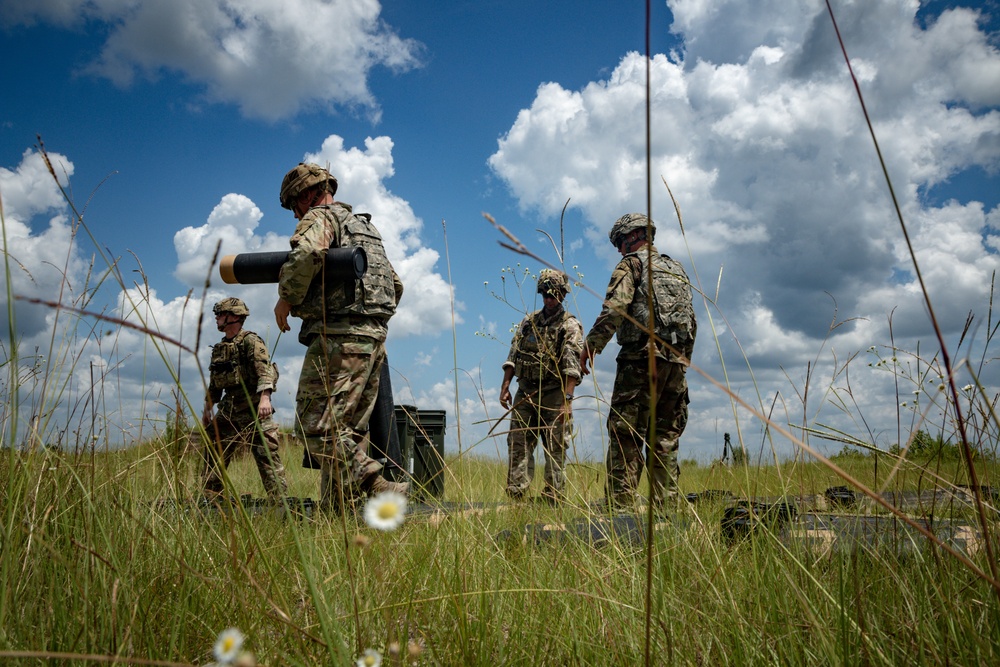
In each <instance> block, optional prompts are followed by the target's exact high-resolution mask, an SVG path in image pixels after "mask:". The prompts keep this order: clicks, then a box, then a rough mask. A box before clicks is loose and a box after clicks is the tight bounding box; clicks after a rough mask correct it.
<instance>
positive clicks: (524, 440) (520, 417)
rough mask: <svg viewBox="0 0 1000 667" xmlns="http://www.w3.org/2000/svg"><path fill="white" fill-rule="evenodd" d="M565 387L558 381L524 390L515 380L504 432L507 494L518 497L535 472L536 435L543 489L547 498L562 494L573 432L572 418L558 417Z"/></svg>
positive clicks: (557, 496) (529, 483)
mask: <svg viewBox="0 0 1000 667" xmlns="http://www.w3.org/2000/svg"><path fill="white" fill-rule="evenodd" d="M565 393H566V392H565V391H564V390H563V388H562V387H561V386H559V385H556V386H555V387H553V388H550V389H545V390H543V391H542V392H541V394H539V393H538V391H537V390H529V391H525V390H524V389H523V388H521V386H520V384H518V389H517V394H516V395H515V396H514V408H513V409H512V410H511V413H510V431H509V432H508V433H507V457H508V458H507V495H508V496H510V497H511V498H520V497H521V496H523V495H524V493H525V492H526V491H527V490H528V487H529V486H531V480H532V478H533V477H534V474H535V445H536V444H537V443H538V440H539V438H541V441H542V451H543V452H544V453H545V490H544V491H543V492H542V493H543V495H545V496H547V497H549V498H561V497H562V493H563V489H564V487H565V486H566V447H567V446H568V444H569V439H570V436H571V434H572V433H573V418H572V417H569V418H568V419H565V420H560V419H557V417H558V416H559V415H560V413H561V412H562V407H563V402H564V400H565V399H564V398H563V397H564V395H565Z"/></svg>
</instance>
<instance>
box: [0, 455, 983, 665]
mask: <svg viewBox="0 0 1000 667" xmlns="http://www.w3.org/2000/svg"><path fill="white" fill-rule="evenodd" d="M174 451H175V450H174V449H173V448H172V447H170V446H167V445H164V444H161V443H149V444H147V445H143V446H141V447H136V448H133V449H129V450H124V451H119V452H112V453H107V454H92V455H91V454H83V455H77V456H67V455H65V454H62V453H58V452H46V451H44V450H40V451H36V452H34V453H30V454H28V453H23V452H18V451H14V450H10V449H6V450H3V451H2V457H0V484H2V489H3V492H2V494H3V495H2V505H0V508H2V509H0V519H2V522H3V525H2V529H0V540H2V551H0V572H2V578H3V589H2V593H0V659H2V660H4V661H15V662H17V663H18V664H52V660H53V659H56V662H57V663H58V664H99V663H100V662H108V661H112V660H118V661H121V662H123V663H128V664H206V663H207V662H210V661H211V660H212V645H213V643H214V641H215V638H216V636H217V635H218V634H219V632H220V631H222V630H223V629H225V628H228V627H236V628H239V629H240V630H241V631H242V632H243V633H244V634H245V635H246V643H245V646H244V648H245V649H246V650H248V651H250V652H252V653H253V654H254V655H255V656H256V658H257V659H258V660H259V661H260V662H261V663H263V664H269V665H314V664H337V665H347V664H354V662H355V661H356V660H357V659H358V657H359V656H360V655H362V652H363V651H364V650H365V649H369V648H371V649H375V650H377V651H379V652H380V653H381V654H383V656H384V660H385V662H384V664H420V665H497V664H505V665H518V664H526V665H528V664H530V665H557V664H605V665H618V664H622V665H626V664H641V663H643V662H644V661H645V660H646V654H647V650H648V652H649V656H650V663H651V664H671V665H672V664H680V665H687V664H691V665H717V664H732V665H745V664H816V665H825V664H885V665H890V664H892V665H895V664H904V663H905V664H957V665H961V664H966V665H973V664H975V665H983V664H997V661H998V660H1000V604H998V592H997V588H996V587H995V586H993V585H991V584H990V582H989V575H988V574H987V573H988V572H989V568H988V566H987V564H986V563H985V562H984V558H985V556H984V550H983V549H979V550H978V551H976V552H975V553H974V554H972V556H971V560H970V562H971V564H972V565H973V566H975V568H978V569H979V573H977V572H976V570H975V569H974V568H971V567H969V565H968V564H966V563H963V562H961V561H960V560H959V559H957V558H956V557H954V556H953V555H951V554H949V553H947V552H945V551H943V550H941V549H940V548H935V547H933V546H932V545H931V543H930V542H928V541H923V542H921V543H920V544H919V545H918V548H916V549H913V550H910V551H908V552H906V553H902V554H897V553H893V552H892V550H888V549H886V550H874V549H855V550H850V551H846V552H841V551H832V552H824V551H822V550H818V549H814V548H810V547H808V546H806V545H804V544H801V543H795V542H789V541H787V540H779V539H777V538H776V537H775V536H774V535H772V534H770V533H768V532H766V531H765V532H762V533H760V534H759V535H757V536H756V537H755V538H754V539H748V540H743V541H740V542H737V543H732V544H731V543H728V542H726V541H724V540H722V539H720V534H719V533H720V529H719V526H720V517H721V516H722V513H723V510H724V506H725V504H726V503H724V502H716V503H712V502H698V503H696V504H693V505H690V506H688V507H685V508H682V509H681V510H679V511H678V512H676V513H673V514H671V516H670V521H669V522H668V523H666V524H664V525H661V526H660V527H659V529H657V530H656V531H655V532H654V538H653V540H651V541H650V542H649V544H648V550H647V547H646V546H644V545H643V544H641V543H635V542H631V541H629V540H627V539H621V540H610V541H608V542H606V543H603V544H600V545H598V546H591V545H589V544H588V543H587V542H585V541H582V540H576V539H567V540H553V541H549V542H542V543H535V542H533V541H531V540H522V539H519V538H520V536H521V535H523V534H524V526H526V525H534V524H545V525H550V526H551V525H561V524H566V523H572V522H574V521H578V520H580V519H581V518H582V517H584V516H587V515H588V514H591V512H590V510H589V509H588V508H587V507H586V504H587V502H588V501H590V500H593V499H595V498H598V497H599V496H600V490H601V488H602V485H603V471H602V466H601V465H600V464H592V465H576V466H571V467H570V470H569V476H570V485H571V488H572V489H573V492H572V493H571V496H570V501H569V502H568V503H567V505H566V506H565V507H563V508H549V507H546V506H543V505H540V504H535V503H524V504H520V505H516V506H512V507H511V506H497V505H495V503H497V502H498V501H499V500H500V498H501V494H502V488H503V477H504V473H505V466H504V465H503V464H502V463H499V462H495V461H485V460H476V459H463V460H451V461H449V462H448V479H447V482H446V498H445V499H446V500H447V501H449V502H455V503H473V502H477V503H484V505H485V509H482V510H481V511H477V512H466V513H460V512H452V513H451V514H449V515H447V516H442V515H433V516H432V515H427V514H421V513H419V512H417V513H412V514H411V515H410V516H408V518H407V521H406V522H405V523H404V525H403V526H402V527H401V528H399V529H398V530H396V531H394V532H384V533H382V532H378V531H374V530H372V529H371V528H369V527H367V526H365V525H364V524H363V522H359V519H358V518H357V517H356V516H354V515H347V516H344V517H326V516H322V515H319V516H315V517H313V518H311V519H308V520H303V519H298V518H291V519H285V518H281V517H280V516H278V515H277V513H275V512H264V513H249V514H248V513H245V512H243V511H240V510H238V509H237V510H235V511H232V512H216V511H208V512H204V511H199V510H197V509H196V508H195V506H194V505H193V504H189V503H187V502H185V501H187V500H190V499H192V498H194V497H195V496H196V495H197V482H196V462H197V458H196V456H195V455H187V456H183V457H181V456H177V455H176V454H175V453H174ZM300 456H301V450H300V449H298V448H296V447H289V448H287V449H286V450H285V451H284V457H285V459H286V460H287V461H289V465H288V472H289V476H290V477H289V481H290V486H291V488H290V494H291V495H293V496H298V497H315V496H316V495H317V487H318V479H317V473H315V472H313V471H306V470H302V469H301V468H300V467H299V466H298V458H299V457H300ZM846 464H848V468H849V472H850V473H851V474H852V475H855V476H856V477H857V478H858V479H859V480H861V481H863V482H864V483H866V484H870V485H874V484H875V477H874V465H873V459H872V458H871V457H856V458H851V459H849V460H847V461H846ZM880 467H881V468H883V471H882V472H880V474H881V475H883V477H884V476H885V475H886V474H887V473H888V470H889V465H887V464H886V463H885V462H883V463H880ZM961 470H963V468H962V466H961V465H959V464H957V463H953V464H941V465H939V466H937V471H936V474H937V476H938V477H939V478H941V479H943V480H947V482H956V483H963V481H964V479H963V473H962V472H960V471H961ZM231 472H232V492H233V494H234V495H235V494H244V493H252V494H254V495H255V496H258V497H259V496H260V495H261V487H260V481H259V478H258V477H257V474H256V469H255V468H254V466H253V464H252V460H251V459H250V458H249V457H247V458H245V459H243V460H242V461H241V462H239V463H238V464H236V465H234V466H231ZM979 472H980V476H981V480H980V481H981V483H983V484H989V483H990V481H989V480H990V479H992V478H995V472H996V471H995V469H994V468H993V467H991V466H983V467H982V468H981V470H980V471H979ZM941 483H942V484H945V482H941ZM838 484H842V480H841V478H839V477H837V476H835V475H834V474H833V473H831V472H830V470H829V468H827V467H826V466H823V465H820V464H816V463H798V464H788V465H786V466H782V467H781V468H775V467H766V468H744V467H723V466H716V467H697V466H691V465H688V466H685V469H684V471H683V474H682V488H683V491H685V492H691V493H693V492H700V491H704V490H707V489H717V490H728V491H730V492H732V493H734V494H736V495H740V496H745V497H755V498H763V497H791V496H799V495H805V494H822V493H823V491H824V490H825V489H826V488H828V487H830V486H835V485H838ZM927 484H928V473H927V466H923V467H918V466H914V465H909V464H908V465H907V466H904V467H903V468H902V469H901V471H900V472H899V473H898V474H897V475H896V476H895V477H894V479H893V480H892V482H891V485H890V487H891V489H896V490H904V489H907V490H915V489H918V488H927ZM878 490H882V489H881V488H879V489H878ZM163 499H169V500H170V501H171V502H168V503H161V502H158V501H160V500H163ZM990 517H991V523H990V528H991V530H993V532H992V533H991V536H993V535H995V530H996V526H995V518H996V517H995V514H993V513H991V515H990ZM970 519H971V522H972V523H973V525H974V524H975V513H970ZM640 521H641V522H644V521H645V517H640ZM504 531H509V533H507V534H511V535H514V536H516V537H517V538H518V539H498V536H501V535H503V534H504ZM992 539H993V540H994V544H995V540H996V538H995V537H992ZM647 610H648V612H647ZM647 637H648V649H647Z"/></svg>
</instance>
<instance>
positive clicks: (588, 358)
mask: <svg viewBox="0 0 1000 667" xmlns="http://www.w3.org/2000/svg"><path fill="white" fill-rule="evenodd" d="M593 360H594V355H593V354H591V353H590V348H589V347H587V346H586V345H584V346H583V349H582V350H580V373H581V374H582V375H590V369H589V368H587V363H588V362H592V361H593Z"/></svg>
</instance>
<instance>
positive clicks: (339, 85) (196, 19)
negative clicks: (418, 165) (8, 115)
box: [0, 0, 421, 120]
mask: <svg viewBox="0 0 1000 667" xmlns="http://www.w3.org/2000/svg"><path fill="white" fill-rule="evenodd" d="M380 12H381V5H380V3H379V2H378V0H242V1H241V2H229V1H227V0H171V1H170V2H160V1H158V0H5V2H2V3H0V24H6V25H16V24H26V25H31V24H34V23H43V22H48V23H53V24H55V25H60V26H65V27H71V28H75V29H86V30H92V29H101V30H106V31H107V39H106V41H105V42H104V45H103V47H102V49H101V52H100V54H99V55H98V56H97V57H96V58H95V59H94V60H93V61H91V62H90V63H89V65H87V66H86V68H85V70H86V71H87V72H89V73H91V74H94V75H97V76H102V77H107V78H108V79H110V80H112V81H114V82H115V83H116V84H118V85H120V86H128V85H130V84H131V83H132V82H133V80H134V79H135V78H136V77H137V76H141V77H147V78H155V77H157V76H159V75H160V74H162V73H164V72H171V73H177V74H180V75H181V77H183V78H184V79H185V80H186V81H188V82H190V83H192V84H193V85H195V86H196V87H198V88H200V89H202V90H203V91H204V96H205V98H206V99H207V100H208V101H209V102H222V103H232V104H236V105H237V106H238V107H239V108H240V109H241V110H242V112H243V113H244V114H246V115H248V116H253V117H259V118H264V119H267V120H276V119H279V118H284V117H288V116H292V115H294V114H295V113H297V112H298V111H300V110H303V109H311V108H322V109H326V108H329V107H339V106H343V107H347V108H360V109H363V110H365V111H366V112H367V113H368V114H370V115H371V116H373V117H374V118H377V117H378V115H379V106H378V102H377V101H376V100H375V98H374V96H373V95H372V93H371V91H370V90H369V88H368V74H369V72H370V71H371V70H372V68H374V67H378V66H382V67H388V68H390V69H393V70H406V69H410V68H413V67H416V66H418V65H419V58H420V51H421V47H420V45H419V44H418V43H417V42H415V41H413V40H409V39H404V38H401V37H399V36H398V35H397V34H396V33H395V32H394V31H393V30H392V29H391V28H390V27H389V26H387V25H386V24H385V23H384V22H383V21H381V20H380V19H379V14H380Z"/></svg>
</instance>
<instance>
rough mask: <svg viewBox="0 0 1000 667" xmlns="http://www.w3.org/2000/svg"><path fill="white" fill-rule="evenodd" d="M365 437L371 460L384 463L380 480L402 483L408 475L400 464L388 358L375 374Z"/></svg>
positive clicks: (405, 468) (407, 466)
mask: <svg viewBox="0 0 1000 667" xmlns="http://www.w3.org/2000/svg"><path fill="white" fill-rule="evenodd" d="M368 437H369V439H370V440H371V451H369V452H368V453H369V455H370V456H371V457H372V458H374V459H383V458H384V459H385V467H384V468H383V469H382V476H383V477H385V478H387V479H391V480H395V481H397V482H399V481H402V480H403V478H404V477H405V473H408V472H409V465H407V464H406V463H405V462H404V461H403V454H402V449H401V447H400V444H399V432H398V431H397V430H396V413H395V401H394V400H393V397H392V379H391V378H390V377H389V359H388V358H386V359H384V360H383V361H382V368H381V370H380V372H379V381H378V397H377V398H376V399H375V409H374V410H373V411H372V416H371V419H370V420H369V422H368Z"/></svg>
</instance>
